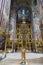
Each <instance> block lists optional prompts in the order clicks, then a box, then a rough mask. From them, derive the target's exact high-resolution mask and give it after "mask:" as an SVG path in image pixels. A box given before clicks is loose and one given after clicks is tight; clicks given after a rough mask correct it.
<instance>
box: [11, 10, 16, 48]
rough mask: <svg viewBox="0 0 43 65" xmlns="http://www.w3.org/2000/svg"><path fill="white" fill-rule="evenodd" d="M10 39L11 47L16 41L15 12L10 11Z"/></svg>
mask: <svg viewBox="0 0 43 65" xmlns="http://www.w3.org/2000/svg"><path fill="white" fill-rule="evenodd" d="M10 26H11V27H10V40H12V49H13V46H14V43H15V42H16V12H15V11H12V16H11V21H10Z"/></svg>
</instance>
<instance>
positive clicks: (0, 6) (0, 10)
mask: <svg viewBox="0 0 43 65" xmlns="http://www.w3.org/2000/svg"><path fill="white" fill-rule="evenodd" d="M4 6H5V0H0V26H1V23H2V19H3V10H4Z"/></svg>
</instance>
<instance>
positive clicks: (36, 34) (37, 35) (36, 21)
mask: <svg viewBox="0 0 43 65" xmlns="http://www.w3.org/2000/svg"><path fill="white" fill-rule="evenodd" d="M32 5H33V7H32V8H33V9H32V15H33V20H32V25H33V40H34V44H35V47H36V41H37V40H39V41H41V40H42V38H41V30H40V14H39V10H38V5H36V6H35V5H34V3H32Z"/></svg>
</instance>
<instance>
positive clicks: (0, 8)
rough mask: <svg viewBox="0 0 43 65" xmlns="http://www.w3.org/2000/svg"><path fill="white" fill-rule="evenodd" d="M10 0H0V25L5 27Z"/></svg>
mask: <svg viewBox="0 0 43 65" xmlns="http://www.w3.org/2000/svg"><path fill="white" fill-rule="evenodd" d="M10 4H11V0H1V3H0V23H1V27H2V28H3V29H4V28H6V26H7V25H6V24H7V23H8V22H9V14H10Z"/></svg>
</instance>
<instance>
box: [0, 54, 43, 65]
mask: <svg viewBox="0 0 43 65" xmlns="http://www.w3.org/2000/svg"><path fill="white" fill-rule="evenodd" d="M9 55H10V54H8V56H7V57H6V58H5V59H3V60H1V61H0V65H21V64H20V63H21V61H22V60H21V59H17V58H15V59H14V58H13V57H14V55H12V54H11V55H12V56H13V57H11V56H10V57H9ZM28 55H29V56H30V57H31V56H33V55H34V58H33V57H32V58H33V59H32V58H30V57H29V58H30V59H26V62H27V63H26V65H43V57H40V55H38V56H39V57H37V58H36V57H35V56H36V54H33V53H30V54H28Z"/></svg>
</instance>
